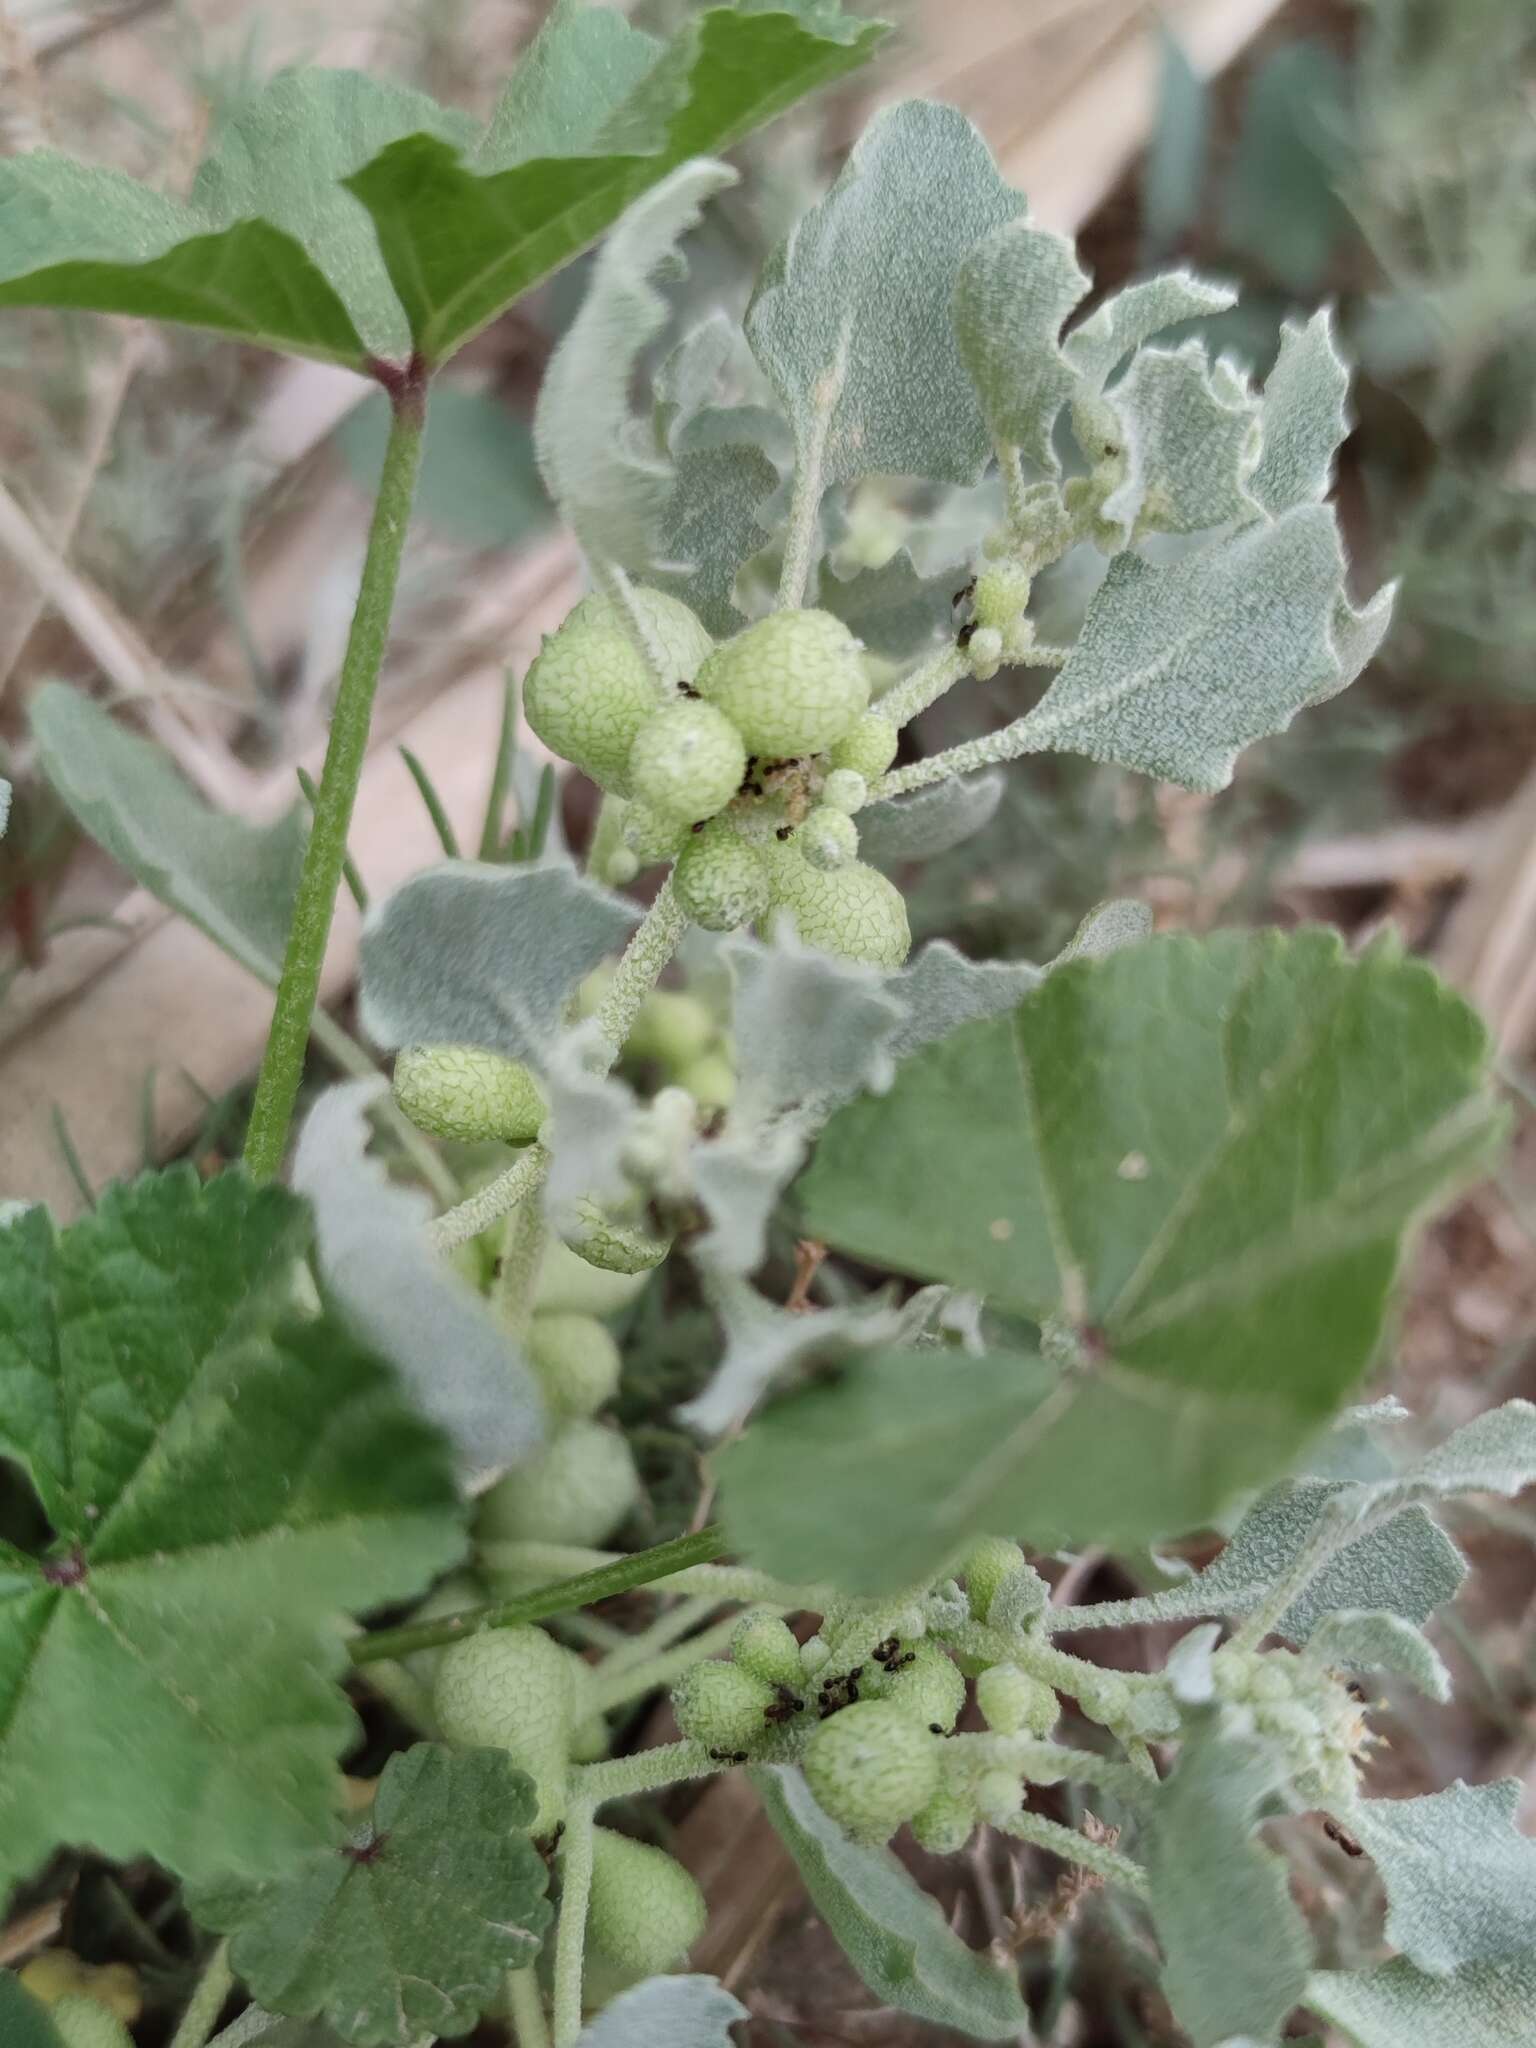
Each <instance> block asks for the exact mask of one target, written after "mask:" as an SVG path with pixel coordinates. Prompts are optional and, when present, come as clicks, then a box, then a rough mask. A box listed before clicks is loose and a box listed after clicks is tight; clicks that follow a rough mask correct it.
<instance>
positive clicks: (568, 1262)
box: [533, 1237, 645, 1316]
mask: <svg viewBox="0 0 1536 2048" xmlns="http://www.w3.org/2000/svg"><path fill="white" fill-rule="evenodd" d="M644 1285H645V1275H644V1274H643V1273H633V1274H631V1273H607V1272H604V1271H603V1270H602V1269H601V1268H600V1267H598V1266H589V1265H588V1264H587V1262H586V1260H585V1259H581V1258H578V1257H577V1256H576V1254H575V1252H573V1251H572V1250H571V1248H570V1246H569V1245H568V1244H562V1243H561V1242H560V1240H559V1238H558V1237H551V1238H550V1240H549V1242H548V1243H547V1244H546V1245H545V1247H544V1257H543V1261H542V1262H541V1264H540V1266H539V1277H538V1279H537V1280H536V1281H535V1283H534V1289H533V1312H534V1314H535V1315H536V1316H541V1315H566V1314H570V1315H588V1316H611V1315H617V1314H618V1312H619V1310H620V1309H621V1308H627V1307H628V1305H629V1304H630V1302H632V1301H633V1300H634V1298H635V1296H636V1295H637V1294H638V1293H639V1292H640V1290H641V1289H642V1288H643V1287H644Z"/></svg>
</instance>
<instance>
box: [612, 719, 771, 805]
mask: <svg viewBox="0 0 1536 2048" xmlns="http://www.w3.org/2000/svg"><path fill="white" fill-rule="evenodd" d="M746 772H747V750H746V748H745V747H744V746H743V745H742V741H741V734H740V733H739V732H738V731H737V730H736V728H735V726H734V725H732V723H731V721H730V720H729V719H728V718H727V717H726V715H725V713H724V712H723V711H717V710H716V709H715V707H714V705H713V704H669V705H668V706H667V708H666V710H665V711H658V712H657V713H656V715H655V717H654V718H649V719H647V720H646V722H645V724H644V725H642V726H641V728H640V730H639V732H637V733H636V734H635V743H634V745H633V746H632V747H631V748H630V750H629V786H630V789H631V790H632V791H633V793H634V797H635V800H636V801H637V802H638V803H642V804H646V805H648V806H649V807H650V809H651V810H653V811H655V812H656V813H657V815H658V816H660V817H663V818H678V819H680V820H681V821H682V822H683V823H684V824H692V823H696V822H697V821H698V820H699V819H701V818H712V817H713V816H714V815H715V813H716V811H721V810H724V808H725V806H726V805H727V804H728V803H729V802H730V800H731V798H732V797H733V796H735V794H736V792H737V790H739V789H740V787H741V779H742V777H743V776H744V775H745V774H746Z"/></svg>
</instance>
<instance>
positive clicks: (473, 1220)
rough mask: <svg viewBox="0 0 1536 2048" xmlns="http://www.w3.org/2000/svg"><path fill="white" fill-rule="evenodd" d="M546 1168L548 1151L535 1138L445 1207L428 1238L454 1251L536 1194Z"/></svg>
mask: <svg viewBox="0 0 1536 2048" xmlns="http://www.w3.org/2000/svg"><path fill="white" fill-rule="evenodd" d="M548 1172H549V1154H548V1153H547V1152H546V1151H545V1150H544V1147H543V1146H542V1145H540V1144H538V1143H537V1142H535V1143H534V1144H532V1145H529V1146H528V1147H527V1148H526V1150H524V1151H522V1152H519V1153H518V1155H517V1157H516V1158H515V1159H514V1160H513V1162H512V1164H511V1165H510V1166H509V1167H508V1168H507V1169H506V1171H505V1173H498V1174H497V1176H496V1178H495V1179H494V1180H488V1181H487V1182H486V1184H485V1186H484V1187H483V1188H479V1189H477V1190H476V1192H475V1193H474V1194H472V1195H471V1196H470V1197H469V1199H468V1200H467V1201H464V1202H460V1204H459V1206H458V1207H457V1208H456V1209H448V1210H445V1211H444V1213H443V1214H442V1215H441V1216H439V1217H437V1218H436V1219H435V1220H434V1222H433V1224H432V1231H431V1235H432V1242H433V1244H434V1245H435V1246H436V1247H437V1249H438V1250H439V1251H440V1252H451V1251H456V1250H457V1249H458V1247H459V1246H460V1245H461V1244H468V1243H469V1240H470V1239H471V1238H472V1237H478V1236H479V1235H480V1233H481V1231H482V1230H488V1229H489V1228H490V1226H491V1224H493V1223H494V1222H495V1221H496V1219H497V1217H498V1216H505V1215H506V1214H507V1212H508V1211H509V1210H511V1209H515V1208H516V1207H517V1206H518V1204H519V1203H520V1202H526V1201H528V1200H530V1198H531V1197H532V1196H534V1195H536V1194H537V1193H538V1191H539V1189H540V1188H541V1187H542V1186H543V1185H544V1176H545V1175H546V1174H547V1173H548Z"/></svg>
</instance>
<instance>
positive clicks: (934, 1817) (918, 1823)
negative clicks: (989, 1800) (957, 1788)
mask: <svg viewBox="0 0 1536 2048" xmlns="http://www.w3.org/2000/svg"><path fill="white" fill-rule="evenodd" d="M975 1825H976V1814H975V1811H974V1809H973V1807H972V1805H971V1802H970V1801H969V1800H968V1799H962V1798H961V1797H960V1795H959V1794H958V1793H956V1792H951V1791H948V1790H947V1789H946V1788H945V1787H943V1786H940V1788H939V1790H938V1791H937V1792H935V1793H934V1795H933V1797H932V1798H931V1799H930V1800H929V1802H928V1804H927V1805H926V1806H925V1807H924V1808H923V1810H922V1812H921V1813H919V1814H915V1815H914V1816H913V1820H912V1835H913V1839H914V1840H915V1841H916V1843H917V1845H918V1847H919V1848H920V1849H926V1850H927V1851H928V1853H929V1855H930V1856H953V1855H955V1854H956V1852H957V1851H959V1850H961V1849H963V1848H964V1847H965V1845H966V1843H967V1842H968V1841H969V1840H970V1838H971V1830H972V1828H974V1827H975Z"/></svg>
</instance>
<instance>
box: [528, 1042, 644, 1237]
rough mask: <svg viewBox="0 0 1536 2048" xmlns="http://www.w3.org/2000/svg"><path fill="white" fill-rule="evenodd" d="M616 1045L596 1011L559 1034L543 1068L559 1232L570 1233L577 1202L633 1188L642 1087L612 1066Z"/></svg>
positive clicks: (608, 1199)
mask: <svg viewBox="0 0 1536 2048" xmlns="http://www.w3.org/2000/svg"><path fill="white" fill-rule="evenodd" d="M608 1055H609V1047H608V1044H607V1041H606V1040H605V1039H604V1038H603V1037H602V1036H601V1034H600V1033H599V1031H598V1029H597V1020H596V1019H595V1018H588V1019H586V1020H585V1022H584V1023H581V1024H578V1025H576V1026H575V1027H574V1028H573V1029H571V1030H569V1031H565V1032H562V1033H561V1034H560V1036H559V1037H558V1038H557V1039H555V1040H554V1042H553V1043H552V1044H551V1046H550V1047H549V1049H548V1051H547V1053H546V1054H545V1056H544V1059H543V1060H542V1062H541V1064H540V1068H539V1080H540V1086H541V1087H542V1089H543V1092H544V1099H545V1101H546V1102H547V1103H548V1104H549V1115H548V1117H547V1118H546V1119H545V1122H544V1125H543V1128H542V1130H541V1131H540V1133H539V1136H540V1140H541V1142H542V1143H543V1144H544V1145H545V1146H546V1147H547V1149H548V1151H549V1154H550V1166H549V1173H548V1176H547V1178H546V1180H545V1183H544V1207H545V1212H546V1214H547V1215H548V1216H549V1219H550V1221H551V1223H552V1224H553V1225H554V1228H555V1230H556V1232H557V1233H558V1234H559V1235H561V1236H568V1235H569V1234H570V1225H571V1222H572V1211H573V1209H574V1207H575V1204H576V1203H577V1202H580V1201H582V1200H588V1199H589V1200H591V1201H594V1202H596V1203H598V1204H599V1205H600V1206H601V1205H603V1204H607V1203H614V1202H618V1201H620V1200H622V1199H623V1198H624V1197H625V1196H627V1195H629V1194H630V1193H631V1192H632V1188H631V1184H630V1181H629V1178H628V1176H627V1175H626V1173H625V1171H624V1166H623V1157H624V1147H625V1145H626V1144H627V1142H628V1141H629V1139H630V1136H631V1135H632V1133H633V1131H634V1129H635V1126H636V1124H637V1123H638V1122H639V1119H640V1106H639V1103H638V1102H637V1100H636V1098H635V1094H634V1091H633V1090H632V1089H631V1088H630V1087H628V1086H627V1084H626V1083H625V1082H623V1081H621V1080H617V1079H615V1078H614V1077H613V1076H612V1075H610V1074H606V1073H604V1072H603V1071H602V1068H603V1067H604V1066H605V1065H606V1064H607V1060H608Z"/></svg>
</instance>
